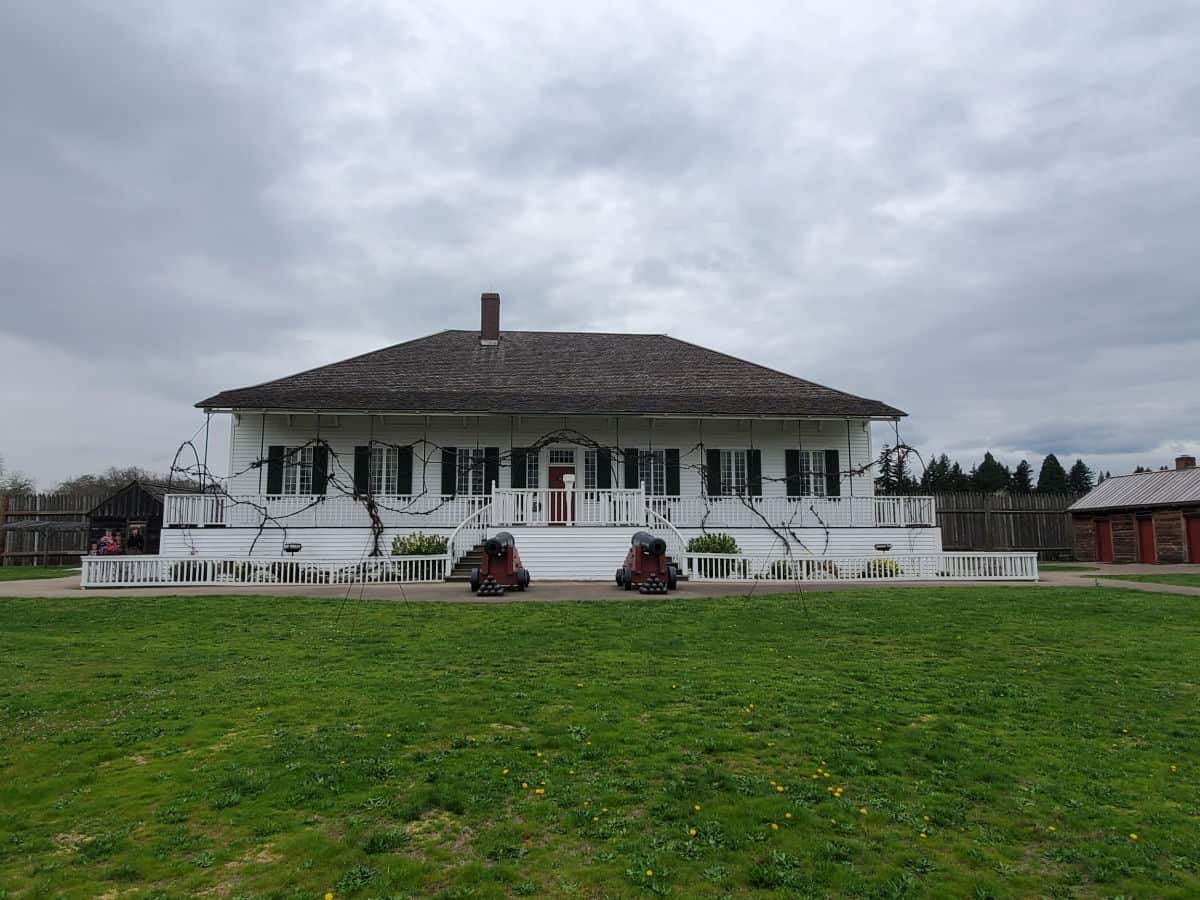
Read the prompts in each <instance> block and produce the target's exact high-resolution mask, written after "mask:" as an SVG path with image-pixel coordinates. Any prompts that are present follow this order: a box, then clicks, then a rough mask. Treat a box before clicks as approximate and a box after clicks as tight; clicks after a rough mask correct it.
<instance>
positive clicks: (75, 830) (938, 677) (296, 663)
mask: <svg viewBox="0 0 1200 900" xmlns="http://www.w3.org/2000/svg"><path fill="white" fill-rule="evenodd" d="M1198 641H1200V617H1198V616H1197V612H1196V605H1195V603H1194V601H1192V600H1190V599H1189V598H1184V597H1173V596H1165V595H1154V596H1151V595H1147V594H1144V593H1135V592H1127V591H1121V590H1116V589H1114V590H1102V591H1101V590H1096V589H1095V588H1090V589H1088V588H1002V587H997V588H990V589H975V588H938V589H928V590H921V589H910V590H894V589H893V590H874V591H871V590H863V591H857V592H838V593H834V592H830V593H824V594H820V593H812V594H808V595H807V596H805V597H803V598H799V597H795V596H793V597H755V598H753V599H749V600H747V599H745V598H734V599H729V600H723V601H721V600H718V601H703V600H691V601H688V600H671V601H643V602H637V601H634V602H618V601H614V602H606V603H573V604H566V603H563V604H544V603H543V604H529V603H525V604H522V603H515V604H511V605H501V606H486V607H485V606H480V605H451V604H434V603H430V604H411V605H409V604H402V603H380V602H376V603H359V602H353V601H352V602H350V603H348V604H342V603H340V602H337V601H328V600H289V599H279V598H266V597H261V598H254V599H247V598H243V599H238V598H212V597H208V598H188V599H177V598H167V599H162V598H145V597H142V598H134V599H129V600H112V599H99V598H93V597H88V598H84V599H81V600H53V601H35V600H9V601H0V667H2V669H0V673H2V677H0V728H2V733H3V736H4V740H3V743H2V744H0V885H3V888H2V889H0V896H7V897H18V896H27V895H28V896H41V895H54V896H64V897H88V896H94V895H96V894H100V893H105V892H111V893H108V896H118V895H120V896H131V897H152V896H163V897H165V896H188V895H192V894H196V893H200V892H212V893H213V894H214V895H215V896H229V897H267V896H272V897H322V896H324V894H325V893H326V892H331V893H333V894H334V896H335V897H339V898H340V897H350V896H354V897H358V896H361V897H388V896H397V897H399V896H413V897H428V896H433V897H447V898H450V897H510V896H562V897H570V896H582V897H601V896H610V897H630V896H632V897H636V896H641V895H644V894H648V893H649V894H662V895H665V894H670V895H672V896H676V897H684V898H686V897H721V896H749V895H752V894H753V895H755V896H778V897H797V896H828V895H838V896H859V897H902V896H918V895H919V896H945V897H979V898H982V897H1008V896H1030V895H1034V896H1038V895H1040V896H1064V897H1065V896H1106V897H1113V896H1119V895H1123V896H1155V897H1169V896H1178V897H1184V896H1196V895H1197V893H1198V892H1200V827H1198V824H1200V823H1198V818H1197V817H1198V816H1200V755H1198V754H1200V751H1198V750H1197V748H1198V747H1200V712H1198V710H1200V686H1198V684H1197V678H1196V657H1195V649H1196V647H1197V646H1198ZM1135 835H1136V839H1135V837H1134V836H1135ZM5 891H7V893H5Z"/></svg>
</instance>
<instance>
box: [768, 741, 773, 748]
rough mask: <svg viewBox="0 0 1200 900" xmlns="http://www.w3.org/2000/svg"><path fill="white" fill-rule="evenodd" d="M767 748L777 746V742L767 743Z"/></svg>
mask: <svg viewBox="0 0 1200 900" xmlns="http://www.w3.org/2000/svg"><path fill="white" fill-rule="evenodd" d="M767 746H768V747H774V746H775V742H774V741H767Z"/></svg>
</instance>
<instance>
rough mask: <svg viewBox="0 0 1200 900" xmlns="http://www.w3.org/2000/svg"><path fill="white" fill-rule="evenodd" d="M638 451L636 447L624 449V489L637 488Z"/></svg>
mask: <svg viewBox="0 0 1200 900" xmlns="http://www.w3.org/2000/svg"><path fill="white" fill-rule="evenodd" d="M638 483H639V479H638V451H637V447H626V448H625V487H627V488H635V487H637V486H638Z"/></svg>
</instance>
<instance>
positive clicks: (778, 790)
mask: <svg viewBox="0 0 1200 900" xmlns="http://www.w3.org/2000/svg"><path fill="white" fill-rule="evenodd" d="M775 793H777V794H782V793H783V785H782V784H777V785H775Z"/></svg>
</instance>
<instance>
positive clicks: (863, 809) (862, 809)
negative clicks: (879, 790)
mask: <svg viewBox="0 0 1200 900" xmlns="http://www.w3.org/2000/svg"><path fill="white" fill-rule="evenodd" d="M858 813H859V815H862V816H865V815H866V814H867V808H866V807H865V806H860V807H859V808H858Z"/></svg>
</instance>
